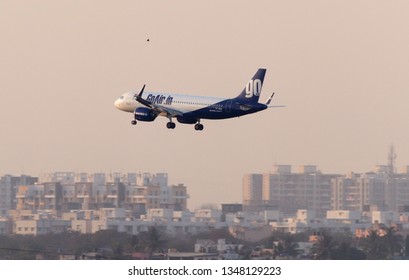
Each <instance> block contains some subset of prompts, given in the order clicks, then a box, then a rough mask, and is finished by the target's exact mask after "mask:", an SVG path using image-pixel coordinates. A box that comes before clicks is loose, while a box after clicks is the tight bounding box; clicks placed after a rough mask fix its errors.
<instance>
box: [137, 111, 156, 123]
mask: <svg viewBox="0 0 409 280" xmlns="http://www.w3.org/2000/svg"><path fill="white" fill-rule="evenodd" d="M134 114H135V119H137V120H138V121H143V122H153V121H154V120H155V119H156V117H157V116H158V115H156V114H155V113H154V112H153V111H152V110H151V109H149V108H145V107H139V108H136V109H135V112H134Z"/></svg>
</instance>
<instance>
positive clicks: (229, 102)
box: [226, 101, 232, 113]
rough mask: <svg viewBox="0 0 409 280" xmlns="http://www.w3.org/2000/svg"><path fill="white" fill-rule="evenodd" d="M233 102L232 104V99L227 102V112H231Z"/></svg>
mask: <svg viewBox="0 0 409 280" xmlns="http://www.w3.org/2000/svg"><path fill="white" fill-rule="evenodd" d="M231 104H232V101H227V103H226V113H230V112H231Z"/></svg>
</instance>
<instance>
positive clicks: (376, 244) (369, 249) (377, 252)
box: [363, 230, 388, 260]
mask: <svg viewBox="0 0 409 280" xmlns="http://www.w3.org/2000/svg"><path fill="white" fill-rule="evenodd" d="M363 241H364V242H363V249H364V252H365V253H366V257H367V259H369V260H384V259H386V258H387V256H388V250H387V249H388V248H387V245H386V244H385V242H384V240H383V238H382V237H381V236H379V235H378V232H377V231H376V230H371V231H370V232H369V235H368V236H367V237H366V238H365V239H364V240H363Z"/></svg>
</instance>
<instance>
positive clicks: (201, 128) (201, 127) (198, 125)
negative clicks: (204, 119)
mask: <svg viewBox="0 0 409 280" xmlns="http://www.w3.org/2000/svg"><path fill="white" fill-rule="evenodd" d="M203 128H204V126H203V124H201V123H197V124H195V130H203Z"/></svg>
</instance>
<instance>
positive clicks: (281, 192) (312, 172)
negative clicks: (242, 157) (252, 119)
mask: <svg viewBox="0 0 409 280" xmlns="http://www.w3.org/2000/svg"><path fill="white" fill-rule="evenodd" d="M336 176H338V175H333V174H323V173H321V172H320V171H318V170H317V167H316V166H314V165H304V166H301V167H300V168H299V171H298V172H297V173H293V172H292V170H291V166H290V165H274V166H273V171H272V172H271V173H265V174H262V175H260V174H249V175H246V176H245V177H244V180H243V205H251V207H252V209H255V210H259V211H260V210H266V209H275V210H279V211H281V212H282V213H284V214H288V215H290V214H295V213H296V212H297V210H298V209H309V210H313V211H314V212H315V216H316V217H324V216H325V214H326V211H328V210H331V179H332V178H334V177H336ZM260 179H261V185H260ZM260 195H261V199H260Z"/></svg>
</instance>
